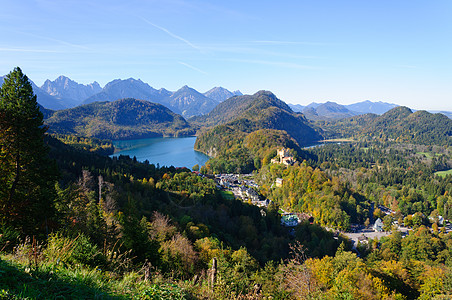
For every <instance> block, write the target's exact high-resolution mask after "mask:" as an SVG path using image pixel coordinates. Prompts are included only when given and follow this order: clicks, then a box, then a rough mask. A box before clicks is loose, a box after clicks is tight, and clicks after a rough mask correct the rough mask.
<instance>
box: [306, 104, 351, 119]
mask: <svg viewBox="0 0 452 300" xmlns="http://www.w3.org/2000/svg"><path fill="white" fill-rule="evenodd" d="M303 114H304V115H305V116H306V118H307V119H309V120H314V121H316V120H336V119H344V118H348V117H351V116H355V115H358V114H359V113H357V112H354V111H351V110H349V109H347V108H346V107H345V106H344V105H340V104H337V103H335V102H330V101H328V102H326V103H322V104H320V105H318V106H316V107H312V106H311V107H306V108H305V109H303Z"/></svg>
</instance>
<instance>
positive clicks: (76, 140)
mask: <svg viewBox="0 0 452 300" xmlns="http://www.w3.org/2000/svg"><path fill="white" fill-rule="evenodd" d="M52 137H54V138H56V139H58V140H60V141H62V142H63V143H65V144H67V145H71V146H72V147H74V148H76V149H80V150H85V151H89V152H93V153H96V154H99V155H111V154H113V153H114V151H115V147H114V146H113V143H112V142H111V141H110V140H101V139H96V138H87V137H81V136H76V135H65V134H52Z"/></svg>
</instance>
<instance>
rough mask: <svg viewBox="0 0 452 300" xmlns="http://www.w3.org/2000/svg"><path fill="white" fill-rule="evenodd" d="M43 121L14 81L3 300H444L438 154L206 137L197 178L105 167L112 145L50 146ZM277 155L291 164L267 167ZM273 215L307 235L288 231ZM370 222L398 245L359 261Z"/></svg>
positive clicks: (72, 140) (6, 115) (2, 166)
mask: <svg viewBox="0 0 452 300" xmlns="http://www.w3.org/2000/svg"><path fill="white" fill-rule="evenodd" d="M235 98H237V97H235ZM233 99H234V98H233ZM271 110H273V108H271ZM294 118H298V117H296V116H294ZM43 120H44V118H43V115H42V113H41V112H40V110H39V107H38V105H37V103H36V96H35V95H34V94H33V90H32V88H31V85H30V83H29V81H28V78H27V77H26V76H25V75H24V74H23V73H22V71H21V70H20V69H19V68H16V69H14V71H12V72H11V73H10V74H8V75H7V76H6V77H5V83H4V84H3V86H2V87H1V89H0V150H1V151H0V251H1V252H0V297H2V298H6V299H24V298H30V299H56V298H72V299H91V298H100V299H104V298H105V299H417V298H420V299H432V298H437V299H448V298H450V297H451V294H452V269H451V268H452V265H451V262H452V252H451V249H452V239H451V235H450V233H447V232H446V226H444V223H441V222H440V221H439V216H444V217H445V218H446V219H450V216H451V215H452V210H451V209H450V208H451V206H452V199H451V192H452V183H451V181H452V176H451V175H445V176H439V175H437V174H438V173H437V172H438V171H444V170H448V169H450V168H451V167H452V166H451V163H452V161H451V160H452V156H451V149H450V147H447V144H444V143H442V142H440V141H438V143H437V144H438V145H437V146H434V145H429V146H426V145H424V144H423V143H420V142H419V141H418V140H416V139H412V140H411V142H412V143H406V142H405V143H403V144H401V143H398V142H397V141H395V140H394V141H389V140H381V141H380V140H373V139H370V140H369V141H367V140H360V141H358V138H356V139H355V140H356V142H352V143H344V144H341V145H325V146H320V147H314V148H309V149H301V148H300V141H299V140H298V139H297V138H296V137H294V136H292V134H291V133H290V132H289V131H283V130H281V129H277V128H266V127H263V128H261V127H256V128H254V127H252V128H253V130H248V129H247V128H250V127H249V126H248V125H249V124H248V121H249V122H251V125H252V126H254V125H253V123H254V121H256V120H255V119H247V120H244V121H243V122H244V123H243V124H240V122H238V123H234V121H233V122H232V123H231V122H230V121H228V122H226V123H225V124H223V125H219V126H217V127H214V128H213V129H209V130H213V131H215V130H216V131H218V132H217V133H218V134H212V137H211V138H212V139H215V138H218V137H219V136H220V135H221V136H223V138H218V140H215V143H216V144H217V145H222V144H221V143H224V146H222V147H224V149H228V150H227V151H226V150H222V151H220V150H217V151H218V155H217V157H215V158H214V159H213V160H211V161H209V162H208V163H207V164H206V165H205V166H204V168H202V169H201V173H197V172H191V171H190V170H189V169H186V168H174V167H158V166H155V165H153V164H149V163H141V162H138V161H137V160H136V159H134V158H130V157H126V156H120V157H117V158H109V157H108V156H105V154H108V153H109V151H111V143H109V142H108V141H103V140H98V139H92V138H91V139H90V138H84V137H81V136H75V135H72V134H65V135H63V134H59V135H49V134H48V133H47V132H46V130H47V128H46V127H45V126H43V124H44V123H43ZM242 125H244V126H245V127H240V126H242ZM50 126H51V125H50ZM49 129H50V128H49ZM449 138H450V137H449ZM424 139H427V137H426V136H424V138H423V140H424ZM205 142H206V143H209V142H210V141H209V140H205ZM282 146H284V147H286V148H290V149H291V150H289V152H290V153H291V154H292V155H293V156H294V157H296V158H297V162H296V163H295V164H293V165H291V166H285V165H283V164H276V163H271V162H270V160H271V158H273V157H274V156H275V155H276V150H277V149H279V147H282ZM234 160H236V161H234ZM237 166H239V168H237ZM242 166H243V167H242ZM224 170H231V172H250V171H253V170H254V177H255V179H256V180H257V181H258V182H259V183H260V190H259V192H260V193H261V195H262V196H265V197H268V198H271V199H272V200H273V202H272V204H270V205H269V206H268V207H258V206H254V205H251V204H249V203H246V202H243V201H241V200H239V199H237V200H236V199H234V200H231V199H229V198H228V197H224V194H223V193H222V192H221V191H220V189H219V188H218V186H217V184H216V183H215V182H214V181H213V180H212V179H211V176H210V175H209V174H211V173H218V172H224ZM202 173H204V174H202ZM277 178H280V179H282V180H283V183H282V184H281V186H276V185H274V182H275V180H276V179H277ZM377 205H385V206H387V207H390V208H391V209H392V210H393V211H394V213H391V214H385V213H383V212H382V211H381V210H380V209H379V208H377ZM281 208H283V209H286V210H290V211H293V212H299V213H304V214H308V215H310V216H313V220H309V219H307V220H304V221H302V222H301V223H300V224H299V225H298V226H296V227H295V228H294V229H291V228H287V227H284V226H281V222H280V221H281V215H280V210H281ZM377 217H380V218H383V219H384V220H383V221H384V223H385V230H386V231H388V232H391V234H389V235H387V236H385V237H383V238H381V239H369V240H368V241H367V242H366V243H360V244H359V245H358V246H357V248H356V249H353V250H352V244H351V242H350V241H349V240H348V239H347V238H346V237H345V236H344V235H343V234H344V232H345V231H347V230H349V229H350V228H351V227H352V225H354V224H360V225H365V224H366V223H368V222H369V219H373V218H377ZM394 220H398V221H399V224H400V223H404V224H405V225H406V226H407V227H409V229H410V231H409V234H408V235H406V236H404V235H402V234H401V232H400V231H398V230H397V228H396V227H395V226H393V224H394V223H393V221H394ZM367 225H369V224H367ZM326 228H334V229H336V230H340V231H336V232H333V231H328V230H327V229H326Z"/></svg>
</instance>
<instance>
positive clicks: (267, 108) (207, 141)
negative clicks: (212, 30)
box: [193, 91, 321, 173]
mask: <svg viewBox="0 0 452 300" xmlns="http://www.w3.org/2000/svg"><path fill="white" fill-rule="evenodd" d="M193 123H194V124H201V123H205V124H206V125H207V126H209V125H210V126H214V127H213V128H206V129H203V130H201V132H200V134H199V135H198V138H197V139H196V143H195V149H196V150H198V151H201V152H204V153H207V154H209V155H210V156H213V157H214V158H216V159H212V160H210V161H209V163H208V164H206V167H207V168H208V169H209V166H210V168H211V169H212V171H213V170H215V172H235V173H237V172H238V173H242V172H245V173H246V172H250V171H252V170H253V169H256V168H260V166H262V165H263V164H266V163H268V162H269V160H270V159H271V158H272V156H274V155H275V154H276V149H277V148H278V147H289V148H292V149H294V150H295V151H296V152H297V154H298V155H300V157H304V158H307V157H306V156H304V155H303V151H301V150H300V148H299V147H300V145H306V144H309V143H313V142H314V141H317V140H319V139H320V138H321V136H320V134H319V133H318V132H317V131H315V130H314V129H313V128H312V127H310V125H309V124H308V122H307V120H306V119H305V118H304V117H303V115H301V114H296V113H294V112H293V111H292V110H291V109H290V107H289V106H288V105H287V104H285V103H284V102H283V101H281V100H279V99H278V98H276V96H275V95H273V94H272V93H270V92H266V91H261V92H258V93H256V94H254V95H252V96H237V97H232V98H230V99H228V100H226V101H224V102H222V103H220V104H219V105H218V106H217V107H216V108H215V109H214V110H213V111H212V112H211V113H209V114H208V115H206V116H203V117H198V118H196V119H193ZM251 133H254V134H253V135H252V136H251V137H248V136H249V135H250V134H251ZM259 134H260V135H263V136H262V140H264V139H267V140H268V142H267V143H266V145H264V146H263V147H264V149H261V145H259V144H253V143H247V142H246V139H248V140H252V139H253V136H254V137H255V136H257V135H259ZM258 152H259V153H260V154H259V155H258V154H257V153H258ZM264 152H265V153H266V154H265V155H262V154H263V153H264ZM264 158H265V160H264ZM225 161H226V163H224V162H225ZM208 172H209V170H208Z"/></svg>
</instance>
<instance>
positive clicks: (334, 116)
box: [289, 100, 398, 121]
mask: <svg viewBox="0 0 452 300" xmlns="http://www.w3.org/2000/svg"><path fill="white" fill-rule="evenodd" d="M289 106H290V107H291V108H292V110H293V111H296V112H301V113H303V114H304V115H305V116H306V118H307V119H309V120H313V121H319V120H338V119H344V118H348V117H351V116H358V115H363V114H367V113H373V114H377V115H381V114H384V113H385V112H387V111H388V110H390V109H392V108H394V107H397V106H398V105H397V104H393V103H386V102H381V101H378V102H372V101H369V100H366V101H362V102H357V103H353V104H348V105H341V104H338V103H336V102H331V101H327V102H325V103H317V102H312V103H311V104H309V105H307V106H302V105H299V104H289Z"/></svg>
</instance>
